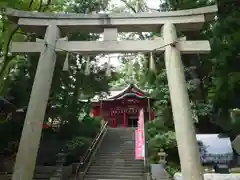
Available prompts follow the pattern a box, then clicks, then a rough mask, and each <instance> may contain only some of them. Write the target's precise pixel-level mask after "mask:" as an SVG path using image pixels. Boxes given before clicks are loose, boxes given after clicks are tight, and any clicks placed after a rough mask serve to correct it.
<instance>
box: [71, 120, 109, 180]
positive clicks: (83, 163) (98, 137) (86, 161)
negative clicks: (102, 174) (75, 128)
mask: <svg viewBox="0 0 240 180" xmlns="http://www.w3.org/2000/svg"><path fill="white" fill-rule="evenodd" d="M107 124H108V122H105V123H104V124H103V125H102V127H101V129H100V131H99V133H98V134H97V135H96V137H95V138H94V140H93V141H92V143H91V145H90V146H89V148H88V150H87V151H86V153H85V154H84V156H83V157H82V158H81V160H80V163H79V165H78V167H77V170H76V174H75V178H76V179H78V178H81V177H83V176H84V175H85V172H86V169H87V166H88V165H89V163H90V159H91V157H92V155H93V153H94V151H95V150H96V148H97V146H98V145H99V143H100V141H101V140H102V138H103V136H104V134H105V132H106V129H107ZM80 174H81V175H80Z"/></svg>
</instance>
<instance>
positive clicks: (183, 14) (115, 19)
mask: <svg viewBox="0 0 240 180" xmlns="http://www.w3.org/2000/svg"><path fill="white" fill-rule="evenodd" d="M216 12H217V6H216V5H213V6H208V7H203V8H196V9H188V10H180V11H169V12H154V13H136V14H123V13H119V14H75V13H63V14H60V13H58V14H54V13H39V12H26V11H18V10H15V9H7V15H8V17H9V18H10V19H12V20H14V21H15V22H16V23H18V24H19V25H20V26H22V27H23V28H24V30H26V31H36V29H39V28H40V27H46V26H48V25H49V24H51V23H55V24H56V25H57V26H58V27H59V28H60V29H61V30H62V31H63V32H74V31H75V32H76V31H79V32H95V33H102V32H103V30H104V28H106V27H115V28H117V29H118V32H159V30H160V28H161V26H162V25H163V24H165V23H166V22H171V23H173V24H175V25H176V27H177V29H178V30H180V31H192V30H199V29H200V28H201V27H202V25H203V23H204V22H205V21H210V20H212V19H213V18H214V16H215V15H216ZM73 26H74V28H73ZM26 27H27V28H26Z"/></svg>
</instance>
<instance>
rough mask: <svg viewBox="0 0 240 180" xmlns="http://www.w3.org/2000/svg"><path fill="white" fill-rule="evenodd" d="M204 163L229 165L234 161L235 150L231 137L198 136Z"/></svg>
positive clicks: (216, 135) (217, 135)
mask: <svg viewBox="0 0 240 180" xmlns="http://www.w3.org/2000/svg"><path fill="white" fill-rule="evenodd" d="M196 137H197V141H198V145H199V151H200V158H201V162H202V163H214V164H227V163H228V162H229V161H231V160H232V159H233V150H232V145H231V140H230V138H229V137H222V136H221V135H219V134H197V135H196Z"/></svg>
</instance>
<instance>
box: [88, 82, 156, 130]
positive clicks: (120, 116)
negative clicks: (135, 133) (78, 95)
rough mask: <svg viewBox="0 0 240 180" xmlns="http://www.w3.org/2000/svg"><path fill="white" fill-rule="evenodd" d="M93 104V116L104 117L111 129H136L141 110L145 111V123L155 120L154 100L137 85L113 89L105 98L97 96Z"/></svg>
mask: <svg viewBox="0 0 240 180" xmlns="http://www.w3.org/2000/svg"><path fill="white" fill-rule="evenodd" d="M91 102H92V114H93V116H94V117H97V116H100V117H102V118H103V119H104V120H105V121H107V122H108V124H109V126H111V127H136V126H137V121H138V114H139V113H138V112H139V110H140V109H143V110H144V119H145V121H148V120H153V119H154V113H153V110H152V104H153V99H151V98H150V97H149V94H148V93H147V92H144V91H143V90H141V89H140V88H138V87H137V86H136V85H135V84H129V85H128V86H127V87H125V88H118V89H117V88H115V89H111V90H110V91H109V93H108V94H107V95H105V96H104V97H101V98H100V96H95V97H94V98H93V99H91Z"/></svg>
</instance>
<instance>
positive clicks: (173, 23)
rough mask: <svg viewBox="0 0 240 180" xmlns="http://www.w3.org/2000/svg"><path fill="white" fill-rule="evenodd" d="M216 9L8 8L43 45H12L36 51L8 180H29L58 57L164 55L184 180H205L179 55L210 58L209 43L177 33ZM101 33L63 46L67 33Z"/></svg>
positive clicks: (15, 49)
mask: <svg viewBox="0 0 240 180" xmlns="http://www.w3.org/2000/svg"><path fill="white" fill-rule="evenodd" d="M216 12H217V6H208V7H204V8H198V9H189V10H182V11H172V12H156V13H155V12H154V13H137V14H127V15H126V14H45V13H37V12H24V11H17V10H13V9H8V10H7V14H8V17H9V18H10V19H12V20H13V21H15V22H16V23H18V25H19V26H20V27H21V28H22V29H23V30H25V31H28V32H29V31H31V32H36V33H43V32H45V30H46V33H45V38H44V40H41V41H37V42H13V43H12V47H11V51H12V52H16V53H21V52H28V53H31V52H40V53H41V54H40V59H39V63H38V67H37V72H36V75H35V80H34V83H33V87H32V92H31V97H30V101H29V105H28V110H27V114H26V119H25V123H24V127H23V131H22V137H21V141H20V144H19V149H18V153H17V157H16V162H15V168H14V173H13V176H12V180H32V178H33V174H34V169H35V163H36V156H37V151H38V147H39V141H40V136H41V131H42V124H43V119H44V115H45V110H46V106H47V101H48V96H49V91H50V87H51V83H52V76H53V72H54V67H55V63H56V54H57V53H59V52H61V51H63V52H64V51H68V52H78V53H80V54H89V53H91V54H93V53H96V54H97V53H117V52H118V53H129V52H131V53H132V52H149V51H152V50H153V49H157V48H159V47H162V48H160V49H158V51H165V64H166V71H167V77H168V85H169V90H170V96H171V104H172V110H173V117H174V124H175V131H176V139H177V144H178V151H179V156H180V162H181V171H182V174H183V177H184V179H185V180H203V175H202V168H201V163H200V158H199V157H200V156H199V150H198V147H197V141H196V135H195V130H194V125H193V120H192V112H191V108H190V103H189V97H188V93H187V87H186V80H185V77H184V71H183V64H182V61H181V53H182V54H195V53H208V52H210V50H211V48H210V45H209V42H208V41H187V40H184V39H181V41H179V39H178V37H177V34H176V29H175V28H177V29H178V30H180V31H198V30H199V29H200V28H201V27H202V25H203V24H204V22H205V21H209V20H212V19H213V18H214V16H215V13H216ZM160 28H162V38H159V39H155V40H141V41H139V40H138V41H132V40H128V41H117V33H118V32H159V31H160ZM73 31H75V32H76V31H77V32H78V31H79V32H88V33H89V32H95V33H101V32H104V41H101V42H99V41H74V42H73V41H72V42H71V41H67V40H66V39H65V40H64V39H61V34H66V33H68V32H73Z"/></svg>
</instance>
